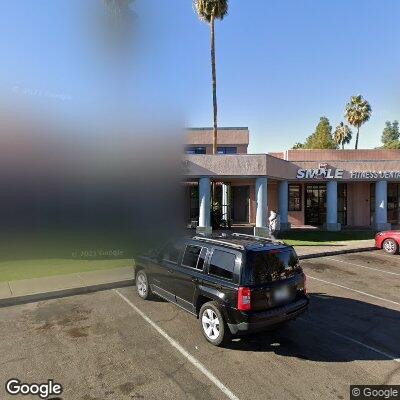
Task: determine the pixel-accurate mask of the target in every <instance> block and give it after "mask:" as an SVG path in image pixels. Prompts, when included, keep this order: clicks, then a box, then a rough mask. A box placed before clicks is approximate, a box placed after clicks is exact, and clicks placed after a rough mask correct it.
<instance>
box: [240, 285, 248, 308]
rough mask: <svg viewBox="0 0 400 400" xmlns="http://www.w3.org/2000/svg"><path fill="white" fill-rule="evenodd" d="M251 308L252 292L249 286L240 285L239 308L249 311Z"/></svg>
mask: <svg viewBox="0 0 400 400" xmlns="http://www.w3.org/2000/svg"><path fill="white" fill-rule="evenodd" d="M250 309H251V292H250V289H249V288H248V287H239V291H238V310H240V311H248V310H250Z"/></svg>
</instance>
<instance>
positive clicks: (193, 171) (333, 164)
mask: <svg viewBox="0 0 400 400" xmlns="http://www.w3.org/2000/svg"><path fill="white" fill-rule="evenodd" d="M321 163H323V162H321V161H296V162H291V161H286V160H283V159H281V158H276V157H274V156H271V155H269V154H237V155H185V156H184V162H183V164H184V165H183V175H184V177H185V178H188V179H190V178H195V179H197V178H200V177H205V176H207V177H209V178H210V179H218V178H232V179H233V178H256V177H260V176H267V177H269V178H272V179H278V180H290V181H297V182H305V181H312V182H315V181H326V180H327V179H325V178H319V177H315V178H312V179H307V178H303V179H298V178H297V173H298V170H299V169H305V170H307V169H310V170H313V169H318V168H320V164H321ZM324 164H325V166H324V167H325V168H326V169H331V170H336V169H340V170H342V171H343V174H342V177H341V178H340V179H339V180H340V181H352V182H356V181H372V182H373V181H376V180H380V179H383V180H388V181H389V180H390V181H400V160H385V161H383V160H367V161H364V160H362V161H354V160H351V161H345V160H340V161H330V162H325V163H324ZM386 171H387V172H398V173H399V174H398V175H399V177H397V175H395V176H396V177H394V176H390V175H387V176H385V175H384V174H383V175H382V176H380V177H379V178H374V177H370V178H369V177H365V176H363V177H355V175H354V174H352V173H354V172H361V173H362V172H376V173H380V172H386Z"/></svg>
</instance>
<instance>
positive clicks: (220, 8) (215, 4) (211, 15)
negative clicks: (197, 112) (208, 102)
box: [193, 0, 228, 154]
mask: <svg viewBox="0 0 400 400" xmlns="http://www.w3.org/2000/svg"><path fill="white" fill-rule="evenodd" d="M193 5H194V8H195V10H196V12H197V15H198V16H199V18H200V19H201V20H202V21H204V22H207V23H208V24H209V25H210V30H211V70H212V88H213V112H214V128H213V154H217V127H218V123H217V115H218V109H217V74H216V68H215V28H214V25H215V19H219V20H222V19H223V18H224V17H225V16H226V15H227V14H228V0H194V2H193Z"/></svg>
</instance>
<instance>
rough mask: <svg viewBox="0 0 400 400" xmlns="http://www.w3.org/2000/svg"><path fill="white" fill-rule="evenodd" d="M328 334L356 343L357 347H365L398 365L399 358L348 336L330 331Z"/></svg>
mask: <svg viewBox="0 0 400 400" xmlns="http://www.w3.org/2000/svg"><path fill="white" fill-rule="evenodd" d="M330 332H331V333H333V334H334V335H336V336H339V337H341V338H342V339H346V340H349V341H350V342H353V343H356V344H358V345H360V346H362V347H365V348H366V349H369V350H372V351H374V352H375V353H378V354H381V355H382V356H385V357H387V358H389V359H390V360H393V361H396V362H398V363H400V358H397V357H396V356H393V355H392V354H388V353H385V352H384V351H381V350H378V349H376V348H375V347H372V346H369V345H368V344H365V343H363V342H360V341H358V340H356V339H353V338H351V337H349V336H346V335H343V334H342V333H339V332H335V331H330Z"/></svg>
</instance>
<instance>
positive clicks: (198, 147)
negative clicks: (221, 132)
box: [185, 146, 207, 155]
mask: <svg viewBox="0 0 400 400" xmlns="http://www.w3.org/2000/svg"><path fill="white" fill-rule="evenodd" d="M199 149H201V150H202V152H196V150H199ZM189 150H192V151H191V152H189ZM203 151H204V152H203ZM185 154H188V155H204V154H207V147H206V146H186V147H185Z"/></svg>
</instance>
